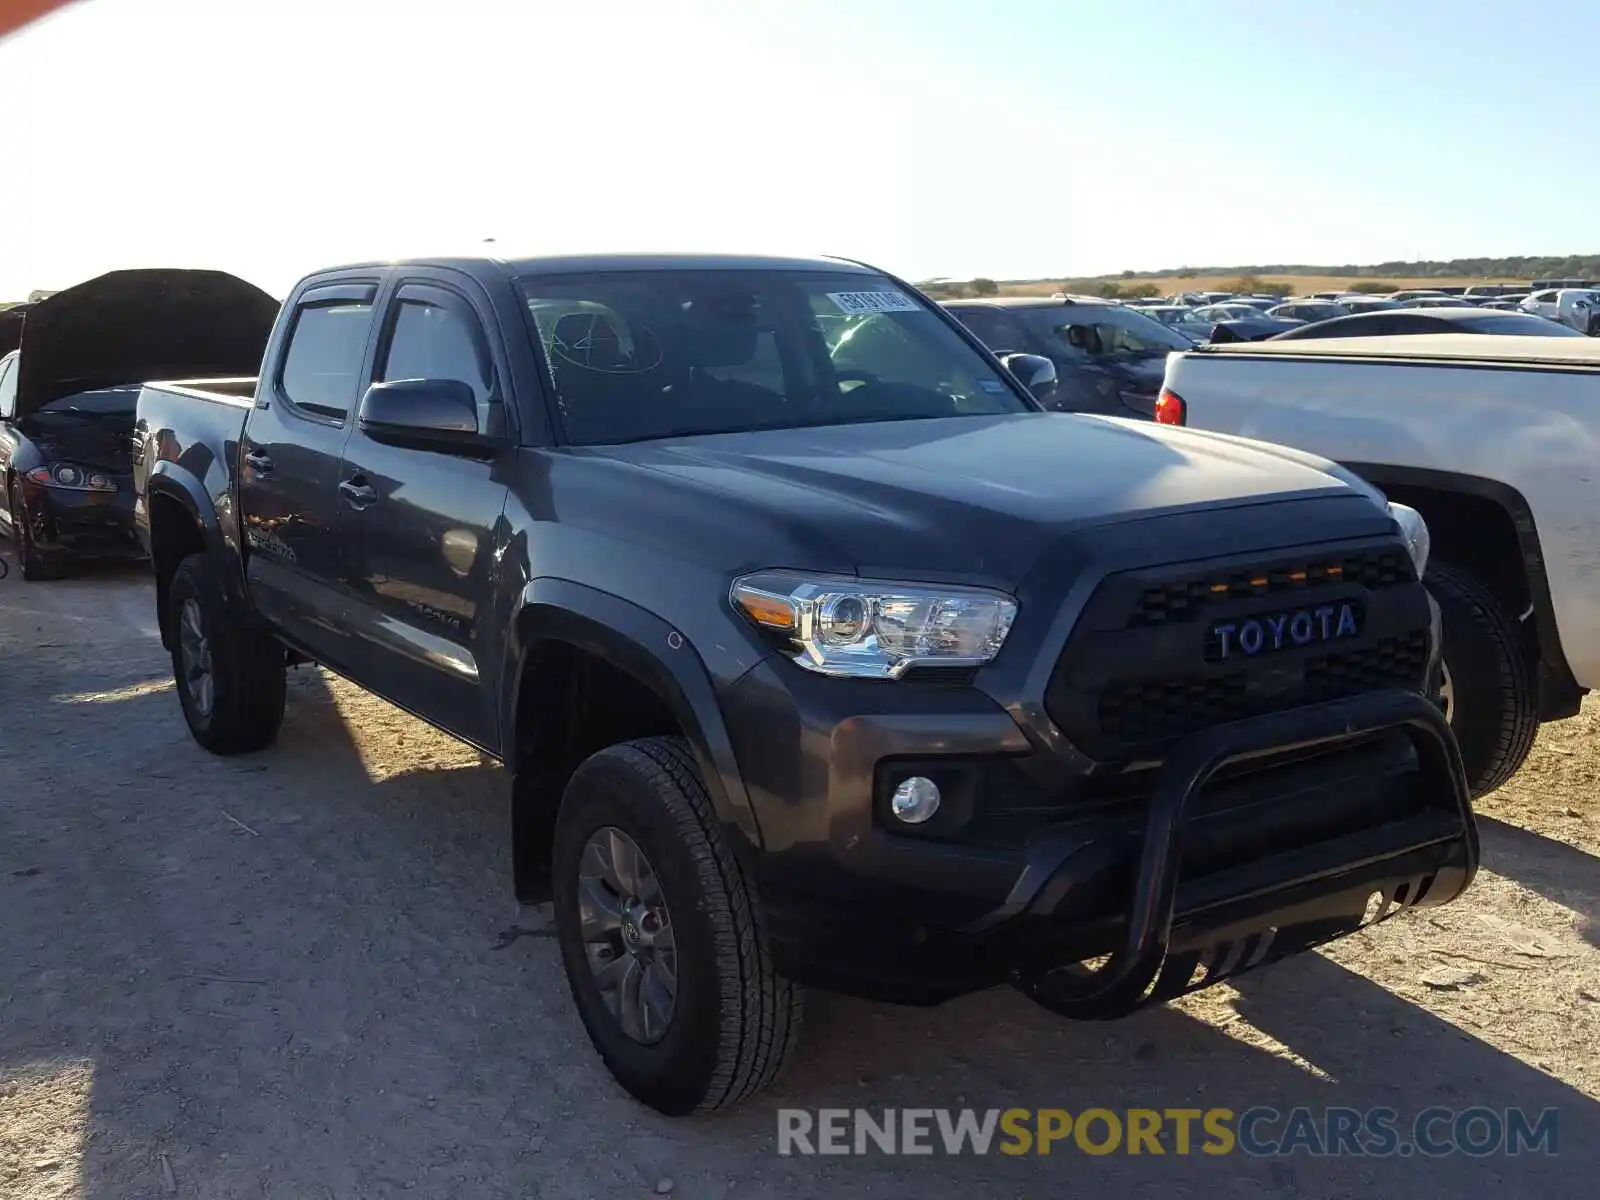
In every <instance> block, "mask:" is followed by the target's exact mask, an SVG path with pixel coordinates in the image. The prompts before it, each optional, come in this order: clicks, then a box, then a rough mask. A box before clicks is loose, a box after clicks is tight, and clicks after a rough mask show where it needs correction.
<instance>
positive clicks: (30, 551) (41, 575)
mask: <svg viewBox="0 0 1600 1200" xmlns="http://www.w3.org/2000/svg"><path fill="white" fill-rule="evenodd" d="M7 503H8V504H9V505H10V507H11V533H12V536H13V537H14V538H15V540H16V543H17V561H18V562H19V563H20V564H21V566H22V578H23V579H25V580H27V581H29V582H38V581H39V580H41V579H60V578H61V576H62V575H63V574H64V572H63V571H62V569H61V564H60V563H59V562H56V561H55V560H54V559H49V558H46V557H45V556H44V553H43V552H42V551H41V550H40V549H39V546H38V543H37V542H35V541H34V536H33V529H32V527H31V526H30V524H29V521H28V510H27V507H26V505H25V504H24V503H23V499H22V485H21V484H19V483H18V482H17V481H16V480H15V479H13V480H12V481H11V487H10V489H9V495H8V499H7Z"/></svg>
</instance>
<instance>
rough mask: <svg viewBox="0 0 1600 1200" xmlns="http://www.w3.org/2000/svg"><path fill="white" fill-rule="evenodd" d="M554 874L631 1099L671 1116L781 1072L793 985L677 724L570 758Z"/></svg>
mask: <svg viewBox="0 0 1600 1200" xmlns="http://www.w3.org/2000/svg"><path fill="white" fill-rule="evenodd" d="M552 883H553V888H554V899H555V913H556V936H557V938H558V941H559V944H560V946H561V957H562V960H563V963H564V965H565V967H566V971H567V980H568V982H569V983H570V984H571V987H572V996H573V1000H574V1002H575V1003H576V1004H577V1007H578V1015H579V1016H580V1017H581V1018H582V1020H583V1024H584V1028H585V1029H587V1030H588V1033H589V1038H590V1040H591V1041H592V1042H593V1043H594V1046H595V1049H596V1050H598V1051H599V1053H600V1057H601V1058H602V1059H603V1060H604V1061H605V1064H606V1066H607V1067H608V1068H609V1069H610V1071H611V1073H612V1075H614V1076H615V1077H616V1079H617V1081H618V1082H619V1083H621V1084H622V1086H623V1087H624V1088H626V1089H627V1090H628V1091H629V1092H630V1093H632V1095H633V1096H634V1097H635V1098H636V1099H638V1100H640V1101H642V1102H643V1103H645V1104H648V1105H649V1106H650V1107H651V1108H654V1109H656V1110H658V1111H659V1112H663V1113H666V1114H667V1115H669V1116H679V1115H681V1114H683V1113H688V1112H692V1111H694V1110H696V1109H701V1110H710V1109H718V1108H725V1107H727V1106H729V1105H732V1104H735V1103H737V1102H738V1101H740V1100H742V1099H744V1098H746V1097H748V1096H750V1095H753V1094H754V1093H755V1092H757V1091H759V1090H760V1089H761V1088H763V1087H765V1086H766V1085H767V1084H768V1083H770V1082H771V1081H772V1080H773V1078H775V1077H776V1075H777V1073H778V1071H779V1069H780V1068H781V1067H782V1066H783V1064H784V1062H785V1061H786V1060H787V1059H788V1057H789V1055H790V1054H791V1052H792V1051H793V1049H794V1045H795V1042H796V1040H797V1038H798V1035H799V1031H800V1010H801V993H800V990H799V989H798V988H796V987H795V986H794V985H793V984H791V983H789V982H788V981H787V980H785V979H783V978H781V977H780V976H779V975H778V974H777V973H776V972H775V971H774V970H773V968H772V962H771V959H770V956H769V953H768V949H767V942H766V935H765V929H764V926H763V921H762V917H761V911H760V905H759V902H758V900H757V899H756V897H755V896H754V895H753V894H752V889H751V887H750V885H749V883H748V881H747V880H746V879H745V877H744V873H743V872H742V871H741V869H740V867H739V864H738V862H737V861H736V860H735V858H734V856H733V852H732V849H731V847H729V845H728V844H727V841H726V839H725V838H724V837H723V835H722V831H721V829H720V827H719V826H718V824H717V821H716V818H715V814H714V813H713V812H712V808H711V800H710V797H709V796H708V795H707V794H706V790H705V786H704V785H703V784H702V783H701V781H700V777H699V774H698V772H697V771H696V768H695V762H694V757H693V755H692V754H690V752H689V748H688V745H687V744H686V743H685V742H684V741H683V739H681V738H646V739H642V740H640V741H635V742H627V743H624V744H622V745H619V746H612V747H610V748H608V749H605V750H602V751H600V752H599V753H598V754H595V755H593V756H592V757H590V758H589V759H587V760H586V761H585V762H584V763H583V764H582V765H581V766H580V767H579V768H578V769H577V771H576V772H575V773H574V774H573V776H572V779H571V781H570V782H569V783H568V784H567V789H566V792H565V794H564V795H563V797H562V800H561V811H560V814H559V815H558V817H557V818H556V830H555V846H554V854H553V869H552Z"/></svg>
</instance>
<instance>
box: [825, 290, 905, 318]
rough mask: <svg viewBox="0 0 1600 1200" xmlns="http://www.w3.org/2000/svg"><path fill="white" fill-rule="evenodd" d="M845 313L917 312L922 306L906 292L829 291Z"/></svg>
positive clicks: (831, 297) (830, 297)
mask: <svg viewBox="0 0 1600 1200" xmlns="http://www.w3.org/2000/svg"><path fill="white" fill-rule="evenodd" d="M828 299H829V300H832V301H833V302H834V304H836V305H838V308H839V311H840V312H844V313H885V312H916V311H917V310H918V309H919V308H920V307H921V306H920V305H919V304H918V303H917V302H916V301H915V300H913V299H912V298H911V297H910V296H908V295H906V294H905V293H904V292H829V293H828Z"/></svg>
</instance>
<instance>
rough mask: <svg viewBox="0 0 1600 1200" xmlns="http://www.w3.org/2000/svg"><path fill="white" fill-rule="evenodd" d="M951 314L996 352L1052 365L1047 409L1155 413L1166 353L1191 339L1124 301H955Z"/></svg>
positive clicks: (1187, 344) (1188, 346)
mask: <svg viewBox="0 0 1600 1200" xmlns="http://www.w3.org/2000/svg"><path fill="white" fill-rule="evenodd" d="M945 308H947V309H948V310H949V311H950V312H951V314H952V315H954V316H955V318H956V319H957V320H959V321H960V322H961V323H962V324H963V325H965V326H966V327H967V328H968V329H970V330H971V331H972V332H973V333H974V334H976V335H977V336H978V339H979V340H980V341H981V342H983V344H984V345H986V346H988V347H989V349H990V350H992V351H994V352H995V353H996V354H999V355H1006V354H1037V355H1041V356H1043V357H1045V358H1048V359H1049V360H1050V361H1051V362H1053V363H1054V364H1055V368H1056V390H1055V394H1054V396H1052V397H1051V398H1049V399H1048V400H1047V401H1046V406H1047V407H1049V408H1052V409H1056V410H1058V411H1061V412H1092V413H1104V414H1107V415H1109V416H1117V417H1132V416H1138V417H1152V416H1154V414H1155V407H1156V397H1157V396H1158V395H1159V394H1160V392H1161V377H1162V375H1163V373H1164V372H1165V371H1166V365H1167V355H1168V354H1170V353H1172V351H1174V350H1192V349H1194V345H1195V343H1194V341H1193V340H1192V339H1190V338H1187V337H1184V336H1183V334H1181V333H1178V332H1177V331H1176V330H1173V329H1169V328H1167V327H1166V326H1165V325H1163V324H1162V323H1161V322H1160V321H1157V320H1155V319H1153V318H1151V317H1148V316H1146V315H1145V314H1144V313H1141V312H1138V311H1136V310H1134V309H1131V308H1127V307H1125V306H1123V305H1119V304H1113V303H1111V302H1109V301H1105V300H1097V299H1094V298H1093V297H1089V296H1068V297H1065V298H1062V299H1043V298H1038V299H1036V298H1033V297H1016V296H1007V297H1000V298H994V299H988V300H954V301H950V302H949V303H947V304H946V305H945Z"/></svg>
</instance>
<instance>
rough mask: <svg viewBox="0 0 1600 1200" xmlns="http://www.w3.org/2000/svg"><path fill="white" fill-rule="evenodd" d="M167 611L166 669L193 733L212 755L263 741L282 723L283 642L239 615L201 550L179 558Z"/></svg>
mask: <svg viewBox="0 0 1600 1200" xmlns="http://www.w3.org/2000/svg"><path fill="white" fill-rule="evenodd" d="M167 613H168V618H167V619H168V621H169V622H170V623H171V627H170V628H169V630H168V635H167V642H168V645H169V646H170V647H171V650H172V674H173V678H174V679H175V680H176V681H177V685H178V699H179V701H180V703H182V705H183V716H184V719H185V720H186V721H188V723H189V732H190V733H192V734H193V735H194V740H195V741H197V742H199V743H200V744H201V745H202V746H204V747H205V748H206V749H207V750H209V751H211V752H212V753H213V754H247V753H249V752H250V751H252V750H260V749H261V748H262V747H263V746H267V745H270V744H271V743H272V740H273V739H274V738H276V737H277V736H278V726H279V725H280V724H282V722H283V705H284V686H285V680H284V673H285V666H284V652H283V646H282V644H281V643H280V642H278V640H277V639H276V638H273V637H272V636H270V635H269V634H266V633H264V632H261V631H259V630H256V629H252V628H250V627H249V626H247V625H245V624H244V623H243V622H242V621H241V620H240V619H239V617H238V615H237V614H236V613H235V612H234V611H233V609H232V607H231V606H230V605H229V604H228V599H227V594H226V592H225V591H224V590H223V586H222V580H221V577H220V571H219V569H218V568H217V566H216V564H215V563H214V562H213V561H212V560H211V559H209V558H207V557H206V556H205V555H203V554H192V555H190V556H189V557H188V558H186V559H184V560H183V561H182V562H181V563H179V564H178V569H177V571H176V572H175V573H174V574H173V576H172V590H171V592H170V593H169V598H168V603H167Z"/></svg>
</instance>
